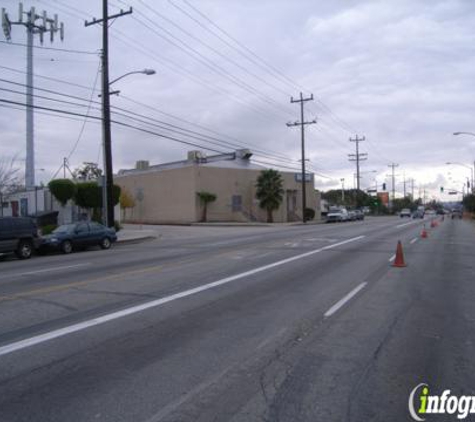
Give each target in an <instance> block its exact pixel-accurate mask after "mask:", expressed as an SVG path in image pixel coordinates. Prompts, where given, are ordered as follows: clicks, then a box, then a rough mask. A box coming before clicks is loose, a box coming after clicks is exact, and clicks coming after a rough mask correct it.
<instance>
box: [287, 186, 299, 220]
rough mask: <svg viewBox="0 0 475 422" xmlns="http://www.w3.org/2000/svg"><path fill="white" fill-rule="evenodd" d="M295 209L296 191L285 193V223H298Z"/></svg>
mask: <svg viewBox="0 0 475 422" xmlns="http://www.w3.org/2000/svg"><path fill="white" fill-rule="evenodd" d="M296 209H297V191H296V190H288V191H287V221H298V220H299V218H298V216H297V215H296V213H295V211H296Z"/></svg>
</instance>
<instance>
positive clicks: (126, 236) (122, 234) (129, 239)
mask: <svg viewBox="0 0 475 422" xmlns="http://www.w3.org/2000/svg"><path fill="white" fill-rule="evenodd" d="M157 237H159V234H158V233H157V231H156V230H149V229H139V228H137V229H135V228H133V229H131V228H123V229H122V230H119V231H118V232H117V243H138V242H143V241H145V240H153V239H156V238H157Z"/></svg>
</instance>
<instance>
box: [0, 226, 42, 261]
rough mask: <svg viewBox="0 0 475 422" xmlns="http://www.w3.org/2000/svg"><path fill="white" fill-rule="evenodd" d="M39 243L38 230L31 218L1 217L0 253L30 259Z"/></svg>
mask: <svg viewBox="0 0 475 422" xmlns="http://www.w3.org/2000/svg"><path fill="white" fill-rule="evenodd" d="M38 243H39V238H38V229H37V227H36V224H35V222H34V221H33V219H32V218H29V217H0V253H12V252H13V253H15V255H16V256H17V257H18V258H20V259H28V258H30V257H31V255H32V254H33V251H34V250H35V249H36V247H37V246H38Z"/></svg>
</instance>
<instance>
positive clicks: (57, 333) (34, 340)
mask: <svg viewBox="0 0 475 422" xmlns="http://www.w3.org/2000/svg"><path fill="white" fill-rule="evenodd" d="M364 237H365V236H358V237H353V238H351V239H347V240H343V241H341V242H338V243H334V244H332V245H328V246H325V247H323V248H320V249H315V250H313V251H310V252H305V253H303V254H300V255H296V256H292V257H290V258H286V259H282V260H280V261H276V262H273V263H272V264H267V265H264V266H262V267H258V268H254V269H253V270H249V271H245V272H243V273H240V274H236V275H233V276H230V277H226V278H223V279H221V280H217V281H213V282H211V283H208V284H204V285H202V286H198V287H195V288H193V289H188V290H185V291H183V292H179V293H175V294H173V295H170V296H165V297H163V298H161V299H157V300H152V301H150V302H146V303H142V304H141V305H136V306H132V307H130V308H126V309H123V310H121V311H117V312H113V313H111V314H107V315H103V316H100V317H97V318H93V319H90V320H88V321H83V322H80V323H78V324H73V325H70V326H68V327H64V328H59V329H57V330H54V331H50V332H48V333H44V334H39V335H37V336H33V337H30V338H27V339H24V340H20V341H17V342H14V343H10V344H7V345H5V346H2V347H0V356H3V355H6V354H8V353H11V352H15V351H17V350H21V349H25V348H27V347H31V346H34V345H36V344H40V343H44V342H46V341H49V340H53V339H56V338H58V337H62V336H65V335H67V334H71V333H75V332H77V331H82V330H84V329H86V328H90V327H94V326H96V325H99V324H104V323H105V322H109V321H112V320H115V319H118V318H122V317H125V316H128V315H132V314H136V313H138V312H142V311H144V310H146V309H150V308H155V307H158V306H161V305H164V304H165V303H169V302H173V301H175V300H178V299H182V298H184V297H187V296H192V295H195V294H197V293H201V292H204V291H205V290H210V289H213V288H215V287H218V286H222V285H223V284H227V283H230V282H231V281H234V280H239V279H241V278H244V277H248V276H250V275H253V274H257V273H260V272H263V271H266V270H270V269H271V268H275V267H279V266H281V265H284V264H288V263H289V262H293V261H297V260H299V259H302V258H306V257H308V256H312V255H315V254H317V253H320V252H322V251H326V250H329V249H333V248H336V247H337V246H342V245H346V244H347V243H351V242H355V241H357V240H361V239H363V238H364Z"/></svg>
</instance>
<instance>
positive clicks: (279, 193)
mask: <svg viewBox="0 0 475 422" xmlns="http://www.w3.org/2000/svg"><path fill="white" fill-rule="evenodd" d="M283 184H284V182H283V180H282V176H281V174H280V173H279V172H278V171H277V170H273V169H269V170H262V171H261V174H260V175H259V177H258V178H257V183H256V188H257V190H256V198H257V199H258V200H259V206H260V207H261V208H262V209H265V210H266V211H267V222H268V223H273V222H274V219H273V215H272V213H273V211H275V210H277V209H278V208H279V207H280V204H281V203H282V200H283V199H284V188H283Z"/></svg>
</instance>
